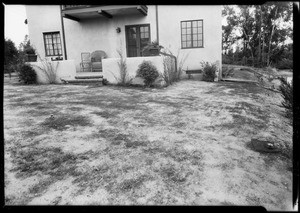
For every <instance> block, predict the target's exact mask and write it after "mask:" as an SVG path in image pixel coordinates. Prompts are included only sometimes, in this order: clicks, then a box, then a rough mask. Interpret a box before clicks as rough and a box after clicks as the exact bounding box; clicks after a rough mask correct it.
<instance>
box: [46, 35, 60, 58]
mask: <svg viewBox="0 0 300 213" xmlns="http://www.w3.org/2000/svg"><path fill="white" fill-rule="evenodd" d="M55 34H58V35H59V43H56V44H60V48H57V50H60V52H61V54H59V53H58V54H54V53H55V52H54V42H53V41H54V39H53V35H55ZM46 35H51V41H52V48H53V54H52V55H51V54H47V43H46ZM43 39H44V48H45V56H46V57H51V56H62V55H63V47H62V43H61V36H60V31H53V32H43ZM49 52H50V51H49Z"/></svg>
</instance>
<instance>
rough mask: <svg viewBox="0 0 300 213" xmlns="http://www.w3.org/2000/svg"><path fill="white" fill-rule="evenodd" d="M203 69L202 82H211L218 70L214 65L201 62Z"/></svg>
mask: <svg viewBox="0 0 300 213" xmlns="http://www.w3.org/2000/svg"><path fill="white" fill-rule="evenodd" d="M201 66H202V69H203V81H208V82H213V81H214V79H215V78H216V77H217V75H216V72H217V70H218V67H217V64H216V63H209V62H201Z"/></svg>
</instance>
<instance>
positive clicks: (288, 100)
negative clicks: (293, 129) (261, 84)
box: [279, 78, 293, 119]
mask: <svg viewBox="0 0 300 213" xmlns="http://www.w3.org/2000/svg"><path fill="white" fill-rule="evenodd" d="M280 81H281V85H280V86H279V91H280V93H281V96H282V97H283V101H282V102H281V105H282V107H283V108H285V110H286V117H287V118H290V119H292V118H293V80H292V82H291V84H290V83H288V82H287V80H286V79H285V78H280Z"/></svg>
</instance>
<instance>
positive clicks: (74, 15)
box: [62, 5, 148, 22]
mask: <svg viewBox="0 0 300 213" xmlns="http://www.w3.org/2000/svg"><path fill="white" fill-rule="evenodd" d="M135 14H136V15H143V16H146V15H147V14H148V7H147V6H146V5H62V15H63V17H65V18H68V19H72V20H74V21H78V22H79V21H80V20H82V19H87V18H97V17H104V18H108V19H111V18H113V17H118V16H126V15H135Z"/></svg>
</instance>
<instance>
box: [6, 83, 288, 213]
mask: <svg viewBox="0 0 300 213" xmlns="http://www.w3.org/2000/svg"><path fill="white" fill-rule="evenodd" d="M58 94H59V95H58ZM282 100H283V99H282V97H281V95H280V94H279V93H275V94H274V96H268V95H266V94H265V93H264V92H263V91H262V88H261V87H259V86H257V85H255V84H241V83H229V82H218V83H214V84H211V83H208V82H204V81H189V80H182V81H180V82H178V83H176V84H173V85H170V86H169V87H166V88H165V89H161V90H158V89H149V90H144V89H138V88H126V87H117V86H109V87H90V86H88V85H54V84H48V85H32V86H31V85H30V86H26V87H25V86H23V85H21V84H15V83H14V84H11V83H10V81H9V80H7V79H6V81H5V85H4V108H3V109H4V138H5V141H4V143H5V144H4V149H5V150H4V158H5V170H4V173H5V179H4V180H5V204H6V205H228V204H230V205H255V206H257V205H261V206H264V207H266V208H267V209H268V210H290V209H291V197H292V169H291V168H292V159H291V157H289V156H288V155H287V154H286V153H288V151H290V150H292V126H291V125H290V124H287V122H285V121H287V118H286V117H285V116H284V109H283V108H282V107H280V102H281V101H282ZM254 137H259V138H260V139H268V140H269V141H272V142H275V143H278V144H279V145H280V151H279V152H278V153H276V154H274V153H260V152H257V151H255V150H254V149H253V148H252V147H251V146H250V145H249V144H250V142H251V140H252V139H253V138H254Z"/></svg>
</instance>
